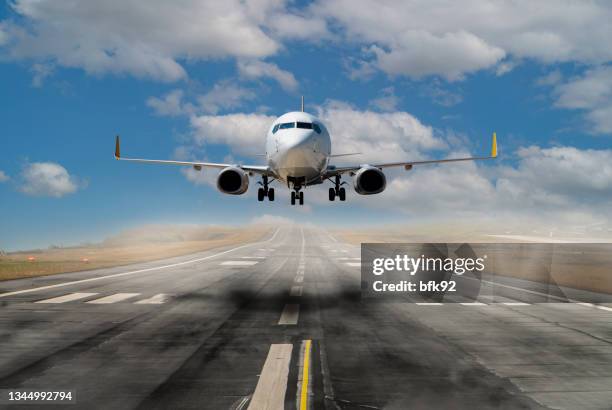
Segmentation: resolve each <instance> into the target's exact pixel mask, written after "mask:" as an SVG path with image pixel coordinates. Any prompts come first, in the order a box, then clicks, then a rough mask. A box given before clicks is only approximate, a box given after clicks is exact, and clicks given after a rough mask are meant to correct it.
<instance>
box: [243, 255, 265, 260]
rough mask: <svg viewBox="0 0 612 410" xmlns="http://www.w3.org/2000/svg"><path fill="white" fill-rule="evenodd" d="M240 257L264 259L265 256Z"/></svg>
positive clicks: (244, 257)
mask: <svg viewBox="0 0 612 410" xmlns="http://www.w3.org/2000/svg"><path fill="white" fill-rule="evenodd" d="M241 258H242V259H266V257H265V256H241Z"/></svg>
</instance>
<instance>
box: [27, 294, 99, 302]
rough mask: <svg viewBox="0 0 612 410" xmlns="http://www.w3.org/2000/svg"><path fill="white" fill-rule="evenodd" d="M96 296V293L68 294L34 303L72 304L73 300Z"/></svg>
mask: <svg viewBox="0 0 612 410" xmlns="http://www.w3.org/2000/svg"><path fill="white" fill-rule="evenodd" d="M96 295H97V293H69V294H67V295H64V296H58V297H56V298H51V299H45V300H39V301H38V302H35V303H66V302H72V301H73V300H79V299H85V298H88V297H90V296H96Z"/></svg>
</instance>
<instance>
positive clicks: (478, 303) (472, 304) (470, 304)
mask: <svg viewBox="0 0 612 410" xmlns="http://www.w3.org/2000/svg"><path fill="white" fill-rule="evenodd" d="M460 304H461V305H463V306H488V305H487V304H486V303H482V302H462V303H460Z"/></svg>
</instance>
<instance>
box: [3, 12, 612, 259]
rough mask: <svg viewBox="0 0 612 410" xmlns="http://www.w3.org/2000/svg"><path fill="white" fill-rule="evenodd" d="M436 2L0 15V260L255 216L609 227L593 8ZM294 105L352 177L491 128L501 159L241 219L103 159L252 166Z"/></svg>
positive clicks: (484, 146) (174, 177)
mask: <svg viewBox="0 0 612 410" xmlns="http://www.w3.org/2000/svg"><path fill="white" fill-rule="evenodd" d="M225 3H227V4H225ZM438 3H439V4H436V5H435V7H434V6H432V5H431V2H398V3H397V4H395V5H393V6H389V7H382V10H380V11H379V12H378V13H372V12H371V10H372V9H373V8H374V7H375V6H373V5H372V4H371V3H370V2H369V1H366V0H363V1H355V2H350V5H348V4H346V2H344V1H342V0H337V1H336V0H333V1H327V2H320V3H319V2H313V3H309V2H282V1H261V2H259V3H257V4H256V5H255V4H254V3H253V2H248V1H247V2H241V3H238V2H236V3H235V4H234V2H232V1H228V2H224V4H221V3H219V2H195V1H193V2H192V1H184V2H182V3H173V4H166V3H164V2H162V3H160V4H159V5H157V6H156V5H154V4H152V3H151V2H142V3H137V2H114V1H108V2H104V3H100V2H97V3H96V2H91V3H90V2H83V3H82V4H80V6H79V7H71V6H70V2H67V1H64V0H56V1H37V2H34V1H30V0H17V1H15V2H14V3H3V4H2V6H0V76H1V78H2V82H1V84H2V85H1V97H0V98H1V99H2V107H3V109H2V110H0V120H1V121H2V124H3V133H2V142H3V143H2V155H1V156H0V172H1V173H0V224H1V225H0V226H1V230H0V248H2V249H22V248H30V247H45V246H48V245H50V244H74V243H79V242H84V241H96V240H99V239H101V238H103V237H105V236H108V235H111V234H114V233H117V232H118V231H120V230H121V229H127V228H131V227H135V226H138V225H142V224H149V223H216V224H244V223H249V222H251V221H253V220H255V219H257V218H260V217H262V216H263V215H274V216H279V217H283V218H289V219H294V220H300V221H308V222H314V223H321V224H334V225H343V226H356V227H360V226H371V225H375V224H389V223H406V224H410V223H411V222H416V221H424V220H432V219H433V220H441V219H448V220H458V219H461V220H470V221H478V222H479V223H487V222H491V220H497V221H499V219H500V218H503V219H504V220H506V221H509V222H508V223H511V222H512V223H519V222H523V223H527V224H529V223H532V222H533V221H538V222H541V223H544V224H546V225H547V226H548V227H550V229H558V228H559V227H560V226H576V227H584V226H603V227H609V222H610V221H609V216H610V213H609V209H610V205H612V165H611V164H612V151H611V150H610V146H611V144H610V143H611V139H610V138H611V134H612V119H611V118H612V67H611V66H610V61H612V46H611V45H610V44H609V41H604V40H605V39H606V38H610V35H612V24H611V23H610V21H612V19H610V17H611V16H610V15H611V14H612V10H611V6H610V5H609V4H608V3H605V2H589V3H586V2H578V1H576V2H571V1H570V2H567V4H566V7H565V8H564V9H563V10H560V9H559V7H558V2H552V1H550V2H540V3H539V5H540V6H539V7H537V8H536V9H535V10H534V8H533V5H531V2H499V4H497V5H496V6H495V7H487V6H485V5H484V3H482V2H477V1H474V2H469V4H468V5H465V6H464V7H461V8H457V9H455V7H457V6H456V5H454V2H444V1H440V2H438ZM445 3H447V4H445ZM373 14H375V15H373ZM493 21H497V22H499V23H498V24H493V23H492V22H493ZM228 22H231V23H228ZM487 22H491V23H487ZM300 95H304V96H305V98H306V108H307V110H308V111H311V112H314V113H316V114H318V115H320V116H321V118H322V119H323V120H324V121H326V123H327V124H328V127H329V128H330V129H331V131H332V139H333V141H334V148H333V149H334V151H336V152H346V151H354V150H358V151H360V152H363V153H364V155H363V157H362V158H359V159H353V161H358V162H359V163H365V162H368V161H369V160H372V161H374V160H395V159H406V160H412V159H421V158H444V157H447V156H452V155H458V154H460V153H471V154H480V153H486V152H487V151H488V149H489V138H490V133H491V132H492V131H493V130H495V131H497V133H498V138H499V143H500V154H501V158H500V159H499V160H498V161H497V162H495V163H482V164H464V165H456V166H455V165H453V166H447V167H442V166H435V167H428V168H427V169H423V168H422V169H419V170H413V171H411V172H410V173H402V172H395V173H391V174H390V175H389V186H388V189H387V191H385V192H384V193H383V194H382V195H381V196H379V197H358V195H356V194H354V193H352V192H351V193H349V198H348V201H347V202H346V203H337V202H335V203H331V204H330V203H327V202H326V193H325V192H324V191H323V190H322V189H319V188H317V189H312V190H309V191H307V193H306V202H307V206H305V207H303V208H301V209H300V208H298V209H296V208H295V207H291V206H289V204H288V202H289V201H288V197H289V193H288V191H285V190H279V192H278V193H277V200H276V202H275V203H273V204H270V203H267V202H265V203H258V202H257V201H256V198H255V196H254V195H253V191H254V189H253V187H254V186H255V180H252V181H251V188H250V190H249V193H248V194H247V195H245V196H244V197H233V196H226V195H223V194H221V193H219V192H217V191H216V189H215V188H214V177H215V175H214V173H211V172H208V173H206V174H200V175H195V174H194V173H193V172H188V173H186V172H185V170H181V169H180V168H176V167H169V166H147V165H141V164H128V163H117V162H116V161H114V160H113V157H112V150H113V142H114V141H113V139H114V135H115V134H120V135H121V136H122V142H123V144H122V149H123V152H124V155H133V156H142V157H147V158H190V159H207V160H210V161H226V160H227V159H228V158H229V159H233V160H235V161H237V162H243V163H258V161H261V160H262V159H260V158H257V157H249V156H248V154H249V153H260V152H263V144H264V137H265V135H264V132H265V127H266V126H267V124H269V123H270V122H271V121H272V120H273V118H274V117H276V116H278V115H281V114H282V113H284V112H286V111H290V110H294V109H297V108H298V107H299V97H300ZM324 188H326V187H324ZM492 210H494V211H495V215H493V216H492V215H491V211H492ZM577 229H578V228H577Z"/></svg>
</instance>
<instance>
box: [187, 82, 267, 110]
mask: <svg viewBox="0 0 612 410" xmlns="http://www.w3.org/2000/svg"><path fill="white" fill-rule="evenodd" d="M256 96H257V95H256V94H255V92H254V91H253V90H250V89H248V88H244V87H241V86H239V85H237V84H235V83H233V82H231V81H229V80H226V81H221V82H219V83H217V84H215V85H214V86H213V88H212V89H211V90H210V91H208V92H207V93H206V94H204V95H201V96H199V97H198V98H197V100H198V103H199V105H200V108H201V109H202V110H203V111H204V112H206V113H210V114H216V113H218V112H219V111H220V110H223V109H231V108H236V107H240V106H241V105H242V104H243V103H244V102H245V101H248V100H253V99H254V98H255V97H256Z"/></svg>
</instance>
